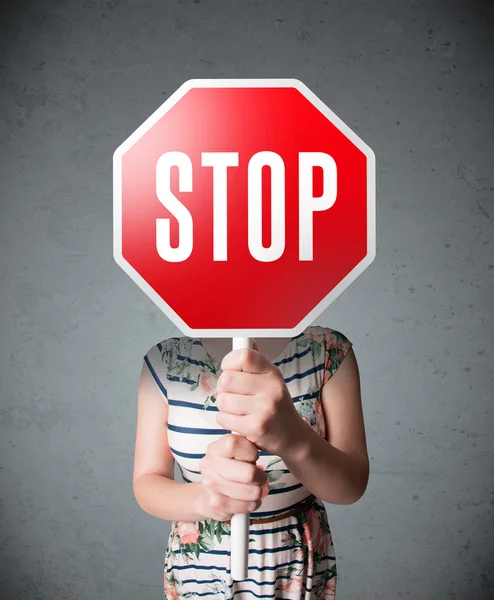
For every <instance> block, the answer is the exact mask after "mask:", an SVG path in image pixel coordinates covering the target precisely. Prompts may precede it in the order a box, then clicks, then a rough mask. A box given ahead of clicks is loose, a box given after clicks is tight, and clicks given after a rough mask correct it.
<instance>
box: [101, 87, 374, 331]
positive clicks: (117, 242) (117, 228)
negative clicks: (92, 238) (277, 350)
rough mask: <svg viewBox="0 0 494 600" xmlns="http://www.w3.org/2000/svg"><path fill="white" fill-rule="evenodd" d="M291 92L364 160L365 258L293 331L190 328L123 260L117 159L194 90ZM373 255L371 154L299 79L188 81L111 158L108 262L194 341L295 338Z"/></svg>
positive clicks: (372, 174)
mask: <svg viewBox="0 0 494 600" xmlns="http://www.w3.org/2000/svg"><path fill="white" fill-rule="evenodd" d="M239 87H244V88H252V87H267V88H274V87H290V88H295V89H297V90H298V91H299V92H300V93H301V94H302V95H303V96H305V98H307V100H309V102H311V104H313V105H314V106H315V107H316V108H317V109H318V110H319V111H320V112H321V113H322V114H323V115H324V116H326V117H327V118H328V119H329V121H330V122H331V123H332V124H333V125H335V127H337V128H338V129H339V130H340V131H341V132H342V133H343V134H344V135H345V136H346V137H347V138H348V139H349V140H350V141H351V142H352V143H353V144H354V145H355V146H356V147H357V148H358V149H359V150H360V151H361V152H363V154H365V156H366V158H367V254H366V256H365V258H364V259H363V260H361V261H360V262H359V263H358V264H357V265H356V266H355V267H354V268H353V269H352V270H351V271H350V273H348V275H347V276H346V277H344V278H343V279H342V280H341V281H340V283H339V284H338V285H337V286H336V287H335V288H334V289H333V290H331V292H330V293H329V294H328V295H327V296H325V297H324V298H323V299H322V300H321V301H320V302H319V303H318V304H317V306H315V307H314V308H313V309H312V310H311V311H310V313H309V314H308V315H306V316H305V317H304V318H303V319H302V320H301V321H300V322H299V323H298V324H297V325H296V326H295V327H293V328H284V329H193V328H191V327H189V326H188V325H187V323H185V321H183V320H182V319H181V318H180V317H179V316H178V315H177V313H176V312H175V311H174V310H173V309H172V308H171V307H170V305H169V304H167V303H166V302H165V301H164V300H163V299H162V298H161V297H160V296H159V295H158V294H157V292H156V291H155V290H154V289H153V288H152V287H151V286H150V285H149V284H148V283H147V281H146V280H145V279H144V278H143V277H142V276H141V275H140V274H139V273H138V272H137V271H136V270H135V269H134V267H132V265H130V264H129V263H128V262H127V261H126V260H125V259H124V257H123V255H122V158H123V155H124V154H125V153H126V152H127V151H128V150H129V149H130V148H131V147H132V146H133V145H134V144H135V143H136V142H137V141H138V140H139V139H140V138H141V137H142V136H143V135H144V134H145V133H147V132H148V131H149V130H150V129H151V128H152V127H153V126H154V125H155V124H156V123H157V122H158V121H159V120H160V119H161V118H162V117H163V116H164V115H165V114H166V113H167V112H168V111H169V110H170V109H171V108H172V107H173V106H174V105H175V104H176V103H177V102H178V101H179V100H180V99H181V98H183V97H184V96H185V94H187V92H189V91H190V90H192V89H196V88H239ZM375 256H376V157H375V154H374V152H373V150H372V149H371V148H370V147H369V146H368V145H367V144H366V143H365V142H364V141H363V140H362V139H361V138H360V137H359V136H358V135H357V134H356V133H355V132H354V131H353V130H352V129H350V127H348V125H346V124H345V123H344V122H343V121H342V120H341V119H340V118H339V117H338V116H337V115H336V114H335V113H334V112H333V111H332V110H331V109H330V108H329V107H328V106H326V104H324V102H323V101H322V100H321V99H320V98H318V96H316V95H315V94H314V93H313V92H312V91H311V90H310V89H309V88H308V87H307V86H306V85H305V84H304V83H302V81H300V80H299V79H268V78H267V79H248V78H247V79H189V80H188V81H186V82H185V83H184V84H183V85H181V86H180V87H179V88H178V89H177V90H176V91H175V92H174V93H173V94H172V95H171V96H170V97H169V98H168V99H167V100H165V102H163V104H162V105H161V106H160V107H159V108H158V109H157V110H156V111H155V112H154V113H152V114H151V115H150V116H149V117H148V118H147V119H146V120H145V121H144V123H142V125H141V126H140V127H138V128H137V129H136V130H135V131H134V133H132V134H131V135H130V136H129V137H128V138H127V139H126V140H125V141H124V142H123V143H122V144H120V146H119V147H118V148H117V149H116V150H115V152H114V153H113V257H114V259H115V261H116V263H117V264H118V265H119V266H120V267H121V268H122V269H123V270H124V271H125V272H126V273H127V275H128V276H129V277H130V278H131V279H132V280H133V281H134V283H136V284H137V285H138V286H139V287H140V288H141V290H142V291H143V292H144V293H145V294H146V295H147V296H148V297H149V298H150V299H151V300H152V301H153V302H154V303H155V304H156V306H158V308H159V309H160V310H161V311H162V312H164V313H165V315H166V316H167V317H168V318H169V319H170V320H171V321H172V323H173V324H174V325H175V326H176V327H178V328H179V329H180V330H181V331H182V332H183V333H184V334H185V335H187V336H189V337H193V338H198V337H205V338H208V337H231V338H233V337H257V338H261V337H296V336H297V335H299V334H300V333H302V331H304V330H305V329H306V328H307V327H308V326H310V325H311V324H312V323H313V321H314V320H315V319H316V318H317V317H319V316H320V315H321V313H323V312H324V311H325V310H326V308H327V307H328V306H329V305H330V304H331V303H332V302H334V301H335V300H336V298H337V297H338V296H339V295H340V294H341V293H342V292H343V291H344V290H345V289H346V288H347V287H348V286H349V285H350V284H351V283H352V282H353V281H355V279H357V277H358V276H359V275H361V274H362V273H363V271H365V269H366V268H367V267H368V266H369V265H370V264H371V263H372V262H373V260H374V258H375Z"/></svg>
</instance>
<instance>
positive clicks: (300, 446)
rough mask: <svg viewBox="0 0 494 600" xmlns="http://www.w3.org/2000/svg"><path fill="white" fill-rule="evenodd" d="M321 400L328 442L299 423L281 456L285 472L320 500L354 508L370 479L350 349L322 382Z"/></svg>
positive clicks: (355, 372) (358, 390)
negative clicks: (325, 380)
mask: <svg viewBox="0 0 494 600" xmlns="http://www.w3.org/2000/svg"><path fill="white" fill-rule="evenodd" d="M321 402H322V407H323V411H324V415H325V421H326V432H327V438H328V439H327V441H326V440H325V439H323V438H322V437H321V436H320V435H319V434H318V433H317V432H316V431H314V430H313V429H312V427H311V426H310V425H309V424H308V423H306V422H305V421H303V420H302V419H300V427H299V428H298V429H297V431H294V432H293V438H292V443H291V445H290V446H289V447H288V448H286V449H285V450H284V451H283V452H281V453H280V456H281V458H282V459H283V461H284V462H285V464H286V466H287V468H288V469H289V471H290V472H291V473H292V474H293V475H294V476H295V477H296V478H297V479H298V480H299V481H301V482H302V483H303V485H304V486H305V487H306V488H307V489H308V490H310V491H311V492H312V493H313V494H315V495H316V496H317V497H318V498H320V499H321V500H324V501H325V502H328V503H329V504H353V503H354V502H357V500H359V499H360V498H361V496H362V495H363V494H364V492H365V490H366V488H367V483H368V480H369V457H368V455H367V444H366V438H365V427H364V419H363V413H362V402H361V394H360V377H359V372H358V366H357V361H356V358H355V354H354V352H353V349H350V350H349V351H348V353H347V355H346V357H345V358H344V360H343V361H342V363H341V365H340V366H339V367H338V369H337V370H336V371H335V372H334V374H333V376H332V377H331V378H330V379H329V380H328V381H327V382H326V383H325V384H324V386H323V388H322V391H321Z"/></svg>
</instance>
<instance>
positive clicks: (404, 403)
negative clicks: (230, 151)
mask: <svg viewBox="0 0 494 600" xmlns="http://www.w3.org/2000/svg"><path fill="white" fill-rule="evenodd" d="M2 7H3V9H2V10H3V11H4V17H5V18H4V19H3V24H2V33H1V36H0V44H1V55H0V76H1V115H0V123H1V130H0V135H1V146H0V153H1V154H0V159H1V160H0V170H1V171H0V173H1V182H0V186H1V187H0V201H1V213H0V217H1V219H0V244H1V246H0V252H1V254H0V263H1V271H0V277H1V286H0V294H1V296H0V297H1V312H0V326H1V344H0V378H1V410H2V415H1V416H2V431H1V434H2V463H3V470H2V471H1V473H2V504H1V509H2V510H1V512H2V515H1V516H2V535H1V540H0V541H1V544H0V546H1V552H2V557H1V561H2V565H3V566H4V568H3V569H2V575H1V577H2V598H5V599H7V600H14V599H21V598H22V600H44V599H47V600H48V599H49V600H55V599H69V598H70V599H71V600H79V599H80V600H115V599H117V598H118V599H119V600H141V599H142V600H151V599H153V598H161V597H162V594H163V591H162V590H163V574H162V567H163V553H164V547H165V543H166V539H167V536H168V532H169V524H168V523H165V522H162V521H158V520H156V519H155V518H153V517H150V516H149V515H147V514H146V513H144V512H143V511H142V510H141V509H140V508H139V507H138V506H137V504H136V502H135V500H134V498H133V493H132V483H131V478H132V460H133V450H134V448H133V444H134V435H135V420H136V389H137V381H138V375H139V371H140V368H141V364H142V356H143V354H144V353H145V352H146V351H147V350H148V349H149V347H150V346H152V345H153V344H155V343H156V342H158V341H160V340H162V339H164V338H165V337H168V336H170V335H178V334H179V332H178V330H177V329H176V328H174V327H173V326H171V324H170V322H169V321H168V320H167V319H166V318H165V317H164V316H163V315H162V314H161V313H160V312H159V311H158V309H157V308H156V307H155V306H154V304H152V302H151V301H150V300H148V299H147V297H145V295H144V294H143V293H142V292H141V291H140V289H139V288H138V287H137V286H136V285H135V284H134V283H133V282H132V281H131V280H130V278H129V277H128V276H127V275H125V273H124V272H123V271H122V270H121V269H120V268H119V267H117V265H116V264H115V262H114V260H113V257H112V182H111V177H112V165H111V159H112V154H113V151H114V149H115V148H116V147H117V146H118V145H119V144H120V143H121V142H122V141H123V140H124V139H125V138H126V137H127V136H128V135H129V134H130V133H131V132H133V131H134V130H135V129H136V128H137V127H138V125H140V124H141V123H142V122H143V121H144V120H145V119H146V118H147V117H148V116H149V115H150V114H151V113H152V112H153V111H154V110H155V109H156V108H157V107H158V106H159V105H160V104H161V103H162V102H163V100H164V99H165V98H166V97H167V96H168V95H170V94H171V93H172V92H173V91H174V90H175V89H176V88H177V87H179V85H180V84H182V83H183V82H184V81H185V80H187V79H189V78H192V77H296V78H300V79H302V81H304V82H305V83H306V84H307V85H308V86H309V87H310V88H311V89H313V90H314V91H315V92H316V93H317V94H318V95H320V97H321V98H322V99H323V100H324V101H325V102H326V103H327V104H328V105H329V106H330V107H331V108H332V110H334V112H336V114H337V115H339V116H340V117H341V118H342V119H343V120H344V121H345V122H346V123H347V124H348V125H349V126H350V127H352V128H353V129H354V130H355V131H356V132H357V133H358V134H359V135H361V136H362V137H363V139H364V140H365V141H366V142H367V143H368V144H369V145H370V146H371V147H372V148H373V149H374V151H375V153H376V156H377V161H378V180H377V184H378V236H377V239H378V252H377V258H376V260H375V262H374V263H373V265H372V266H371V267H370V268H369V269H368V270H367V271H366V272H365V273H364V275H362V276H361V277H360V278H359V279H358V280H357V281H356V282H355V283H354V284H353V285H352V286H351V287H350V289H348V290H347V291H346V292H345V293H344V294H343V296H341V297H340V298H339V299H338V300H337V301H336V302H335V303H334V304H333V305H332V306H331V307H330V308H329V309H328V310H327V311H326V312H325V313H324V315H323V316H322V317H321V318H320V319H319V321H318V322H319V323H320V324H323V325H328V326H331V327H333V328H335V329H338V330H340V331H343V332H344V333H345V334H346V335H348V337H349V338H350V339H351V340H352V341H353V342H354V344H355V352H356V354H357V358H358V360H359V364H360V369H361V377H362V390H363V403H364V412H365V419H366V426H367V435H368V445H369V454H370V456H371V477H370V482H369V487H368V490H367V492H366V494H365V496H364V497H363V498H362V499H361V500H360V501H359V502H358V503H357V504H355V505H352V506H343V507H342V506H329V505H328V506H327V508H328V513H329V517H330V522H331V525H332V529H333V533H334V539H335V546H336V550H337V557H338V559H339V576H340V578H339V590H338V598H339V599H341V600H358V599H362V600H363V599H364V598H365V600H371V599H377V598H379V599H385V600H395V599H396V598H403V597H409V598H421V599H423V600H436V599H438V600H442V599H461V600H463V599H468V600H473V599H475V600H484V599H487V598H492V597H493V595H494V570H493V562H494V561H493V558H494V556H493V554H494V552H493V550H494V544H493V542H492V537H491V536H492V532H493V525H494V523H493V505H494V495H493V489H494V474H493V470H492V464H493V460H492V458H493V457H492V446H493V445H492V441H491V435H492V429H493V425H494V418H493V417H494V407H493V391H492V389H493V388H492V384H493V355H492V341H493V339H492V337H493V326H492V319H493V317H494V311H493V306H494V302H493V300H494V293H493V274H494V273H493V263H494V256H493V245H492V244H493V219H494V199H493V186H494V172H493V167H494V162H493V154H494V135H493V133H494V132H493V106H494V92H493V86H494V69H493V63H494V60H493V59H494V57H493V41H492V40H493V37H492V36H493V35H494V30H493V18H492V16H493V15H492V11H491V10H490V9H488V3H481V2H473V3H472V2H469V3H467V2H460V1H458V0H456V1H454V0H436V1H431V0H415V1H414V0H410V1H404V0H397V1H394V2H386V1H384V0H360V1H358V2H344V1H339V2H329V1H327V2H323V1H316V0H310V1H309V0H306V1H299V2H296V1H286V2H281V1H279V0H271V1H269V2H254V1H240V0H230V1H225V2H219V1H207V0H202V1H199V0H194V1H192V0H178V1H175V2H160V1H154V2H138V1H118V0H108V1H104V0H99V1H89V0H85V1H83V2H79V1H76V0H68V1H64V2H62V1H60V0H50V1H49V2H48V1H47V2H43V1H41V0H39V1H34V0H33V1H31V2H28V1H25V0H24V1H17V2H15V3H13V2H10V3H9V2H4V3H3V4H2ZM344 248H345V240H336V241H335V252H334V255H335V256H336V255H337V253H338V252H340V251H341V252H343V251H344ZM333 258H334V257H328V260H333Z"/></svg>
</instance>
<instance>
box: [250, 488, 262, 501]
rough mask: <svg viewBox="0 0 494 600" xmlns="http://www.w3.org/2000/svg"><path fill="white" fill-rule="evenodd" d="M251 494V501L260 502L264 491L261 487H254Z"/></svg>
mask: <svg viewBox="0 0 494 600" xmlns="http://www.w3.org/2000/svg"><path fill="white" fill-rule="evenodd" d="M251 494H252V498H251V500H254V501H255V502H257V501H258V500H260V499H261V497H262V489H261V487H260V486H258V485H253V486H252V492H251Z"/></svg>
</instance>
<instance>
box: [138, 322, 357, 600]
mask: <svg viewBox="0 0 494 600" xmlns="http://www.w3.org/2000/svg"><path fill="white" fill-rule="evenodd" d="M351 346H352V342H350V341H349V340H348V338H346V337H345V336H344V335H343V334H342V333H340V332H338V331H335V330H333V329H330V328H328V327H322V326H318V325H312V326H310V327H307V328H306V329H305V331H304V332H302V333H301V334H300V335H298V336H295V337H293V338H291V340H290V341H289V343H288V345H287V347H286V348H285V350H284V351H283V352H282V353H281V354H280V355H279V356H278V357H277V358H276V359H275V360H273V364H275V365H276V366H277V367H278V368H279V369H280V371H281V373H282V375H283V378H284V380H285V383H286V385H287V388H288V390H289V392H290V394H291V396H292V398H293V402H294V405H295V407H296V409H297V411H298V412H299V414H300V415H301V417H302V418H303V419H304V420H305V421H306V422H308V423H309V424H310V425H311V427H312V428H313V429H315V430H316V431H317V432H318V433H319V434H320V435H322V436H323V437H326V424H325V420H324V414H323V410H322V405H321V402H320V391H321V388H322V386H323V384H324V383H325V382H326V381H327V380H328V379H329V378H330V377H331V376H332V375H333V373H334V372H335V371H336V369H337V368H338V366H339V365H340V364H341V361H342V360H343V358H344V357H345V355H346V354H347V352H348V351H349V349H350V347H351ZM144 361H145V363H146V364H147V366H148V368H149V369H150V371H151V373H152V375H153V377H154V380H155V381H156V384H157V385H158V387H159V389H160V391H161V393H162V395H163V399H164V401H166V402H167V403H168V426H167V433H168V443H169V446H170V450H171V452H172V454H173V456H174V458H175V461H176V462H177V464H178V465H179V468H180V471H181V474H182V477H183V480H184V481H185V482H186V483H189V482H197V481H200V480H201V473H200V470H199V469H200V464H199V463H200V460H201V459H202V458H203V457H204V455H205V453H206V449H207V446H208V444H209V443H210V442H212V441H214V440H216V439H218V437H219V436H220V435H223V434H226V433H231V432H230V431H228V430H224V429H221V428H219V426H218V424H217V423H216V414H217V412H218V409H217V407H216V406H215V398H214V393H215V384H216V381H217V379H218V377H219V375H220V374H221V366H220V364H219V363H218V362H216V361H215V360H214V359H213V358H212V357H211V356H210V355H209V353H208V352H207V351H206V349H205V347H204V346H203V344H202V342H201V340H200V339H199V338H190V337H187V336H184V337H176V338H168V339H166V340H164V341H163V342H160V343H159V344H157V345H156V346H153V347H152V348H151V349H150V350H149V352H148V353H147V354H146V356H145V357H144ZM256 464H257V465H258V466H259V467H261V468H263V469H264V470H265V471H266V472H267V473H268V478H269V482H268V483H267V484H266V485H267V486H268V490H269V493H268V495H267V496H266V497H265V498H264V500H263V501H262V505H261V506H260V507H259V508H258V509H257V510H256V511H254V512H252V513H251V518H262V517H268V516H270V517H271V516H274V515H276V514H281V513H284V512H287V511H288V510H290V509H292V508H293V507H294V505H295V506H296V505H298V504H299V503H301V502H302V501H303V500H304V499H306V498H308V497H309V496H311V492H310V491H309V490H308V489H307V488H305V487H304V486H303V485H302V483H301V482H300V481H298V480H297V479H295V477H294V476H293V475H292V474H291V473H290V472H289V471H288V469H287V468H286V465H285V463H284V462H283V461H282V459H281V458H280V457H278V456H275V455H272V454H268V453H266V452H259V459H258V461H257V463H256ZM230 540H231V538H230V525H229V523H226V522H220V521H214V520H211V519H208V520H206V521H193V522H184V521H173V522H172V524H171V531H170V534H169V537H168V542H167V547H166V552H165V557H164V588H165V590H164V597H165V598H166V599H167V600H179V599H181V598H196V597H198V598H199V597H200V598H207V599H212V600H230V599H232V598H235V599H236V600H244V599H254V598H290V599H294V600H295V599H297V600H299V599H300V600H312V599H318V600H319V599H323V598H324V599H334V598H335V593H336V581H337V575H336V558H335V552H334V547H333V540H332V536H331V531H330V527H329V523H328V517H327V513H326V509H325V505H324V503H323V502H322V501H321V500H320V499H319V498H315V502H314V504H313V505H312V507H311V508H309V509H306V510H302V511H301V512H299V513H297V514H296V515H292V516H288V517H286V518H282V519H280V520H278V521H276V522H272V523H255V524H251V525H250V527H249V557H248V566H249V570H248V578H247V579H246V580H243V581H233V580H232V578H231V573H230V556H229V555H230Z"/></svg>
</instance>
